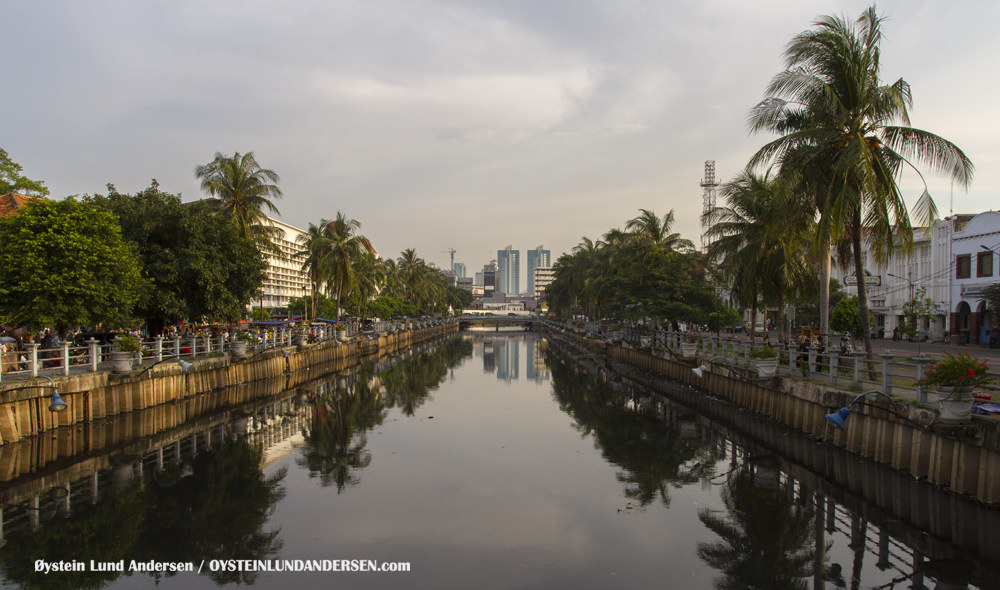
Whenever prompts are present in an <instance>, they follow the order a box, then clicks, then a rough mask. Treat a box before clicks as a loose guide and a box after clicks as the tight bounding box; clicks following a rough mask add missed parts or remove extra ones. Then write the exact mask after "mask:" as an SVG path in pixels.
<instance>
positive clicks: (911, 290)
mask: <svg viewBox="0 0 1000 590" xmlns="http://www.w3.org/2000/svg"><path fill="white" fill-rule="evenodd" d="M983 247H984V248H985V246H983ZM907 274H909V271H907ZM885 276H887V277H892V278H894V279H899V280H901V281H906V282H907V283H909V285H910V301H912V300H913V285H914V282H913V281H911V280H910V279H908V278H907V279H904V278H903V277H897V276H896V275H894V274H892V273H891V272H887V273H885Z"/></svg>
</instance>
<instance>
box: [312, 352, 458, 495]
mask: <svg viewBox="0 0 1000 590" xmlns="http://www.w3.org/2000/svg"><path fill="white" fill-rule="evenodd" d="M471 354H472V343H471V342H470V341H468V340H466V339H462V338H452V339H450V340H447V341H445V342H444V343H443V344H441V345H440V346H436V347H421V348H418V349H417V350H416V353H415V354H413V355H410V357H409V358H407V359H405V360H402V361H401V362H398V363H396V364H392V365H389V366H388V368H386V369H384V370H382V371H377V368H376V367H372V366H368V367H365V368H364V369H362V370H361V371H360V372H358V373H357V374H355V375H352V376H347V377H344V376H342V377H338V378H336V379H334V380H332V381H330V382H328V383H325V384H320V385H317V386H316V387H315V388H314V391H312V392H311V394H310V395H311V396H312V404H311V409H312V427H311V429H309V430H308V431H307V432H306V433H305V446H304V448H303V450H302V456H301V457H300V458H299V459H298V460H297V463H298V464H299V465H300V466H302V467H305V468H307V469H308V470H309V475H310V477H318V478H319V481H320V485H322V486H330V485H335V486H336V487H337V493H338V494H339V493H341V492H343V491H344V489H345V488H347V487H352V486H356V485H358V484H359V483H361V477H360V474H359V472H360V471H361V470H363V469H365V468H366V467H368V466H369V465H371V462H372V456H371V453H370V452H369V451H368V449H367V448H366V446H367V444H368V437H367V433H368V432H370V431H371V430H372V429H374V428H375V427H376V426H379V425H380V424H382V422H383V420H384V419H385V415H386V412H387V411H388V410H389V409H391V408H399V409H400V410H402V412H403V413H404V414H405V415H407V416H412V415H413V414H414V412H415V411H416V410H417V408H419V407H420V406H421V405H422V404H423V403H424V402H425V401H426V400H427V398H428V397H429V396H430V393H431V392H432V391H433V390H434V389H436V388H437V387H438V386H439V385H440V384H441V383H442V382H443V381H444V380H445V378H446V377H447V376H448V371H449V369H451V368H452V367H454V366H455V365H456V364H458V363H459V362H460V361H461V360H462V359H463V358H465V357H467V356H469V355H471Z"/></svg>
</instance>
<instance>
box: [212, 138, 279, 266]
mask: <svg viewBox="0 0 1000 590" xmlns="http://www.w3.org/2000/svg"><path fill="white" fill-rule="evenodd" d="M194 172H195V176H197V177H198V178H200V179H201V189H202V190H203V191H205V192H206V193H208V194H209V195H211V196H213V197H215V198H216V199H218V201H219V202H218V208H219V211H220V212H222V213H224V214H226V215H228V216H229V217H230V218H231V219H232V220H233V222H234V223H236V224H237V226H239V228H240V230H241V232H242V233H243V236H244V237H246V238H249V239H252V240H254V241H255V242H256V243H257V244H258V246H259V247H261V248H263V249H267V250H270V251H272V252H274V253H277V254H279V255H280V250H278V249H277V247H276V246H274V245H273V240H272V239H271V238H272V237H275V236H276V234H278V232H280V231H281V230H280V229H278V228H276V227H275V226H274V224H272V223H271V221H270V220H269V219H268V218H267V215H266V214H265V213H264V211H265V210H267V211H269V212H271V213H274V214H276V215H280V213H279V212H278V208H277V207H275V206H274V203H272V202H271V199H280V198H281V196H282V195H281V189H279V188H278V185H277V183H278V175H277V174H276V173H275V172H274V171H273V170H268V169H267V168H261V167H260V164H258V163H257V160H256V158H254V155H253V152H247V153H245V154H243V155H240V153H239V152H236V153H234V154H233V155H232V156H231V157H229V156H224V155H222V154H221V153H219V152H216V153H215V159H214V160H212V161H211V162H209V163H208V164H206V165H204V166H198V167H197V168H195V171H194Z"/></svg>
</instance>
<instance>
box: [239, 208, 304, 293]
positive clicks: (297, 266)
mask: <svg viewBox="0 0 1000 590" xmlns="http://www.w3.org/2000/svg"><path fill="white" fill-rule="evenodd" d="M268 219H269V220H270V221H271V223H273V224H274V226H275V227H277V228H278V229H280V230H282V231H283V232H284V235H282V236H279V237H276V238H274V243H275V244H276V245H277V246H278V248H279V249H280V250H281V252H282V253H283V254H284V255H285V257H284V258H279V257H277V256H275V255H274V254H269V255H268V256H267V278H266V279H265V280H264V287H263V292H262V293H261V296H260V298H259V299H257V300H255V301H253V304H254V306H257V305H260V306H263V307H264V308H265V309H267V310H268V311H270V312H272V313H275V312H284V311H285V310H287V308H288V302H289V301H290V300H291V299H292V298H293V297H302V296H311V295H312V286H311V285H310V281H309V276H308V275H307V274H306V273H305V272H303V271H302V257H295V256H294V254H295V253H296V252H298V251H300V250H302V245H301V244H300V243H299V242H298V241H296V240H297V239H298V237H299V236H301V235H304V234H305V232H304V231H303V230H301V229H299V228H297V227H294V226H291V225H288V224H287V223H285V222H283V221H280V220H278V219H273V218H271V217H268Z"/></svg>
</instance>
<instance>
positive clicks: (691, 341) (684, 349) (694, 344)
mask: <svg viewBox="0 0 1000 590" xmlns="http://www.w3.org/2000/svg"><path fill="white" fill-rule="evenodd" d="M697 354H698V340H697V339H696V338H695V336H694V334H685V335H684V341H683V342H681V355H683V356H684V358H686V359H689V358H694V357H695V355H697Z"/></svg>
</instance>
